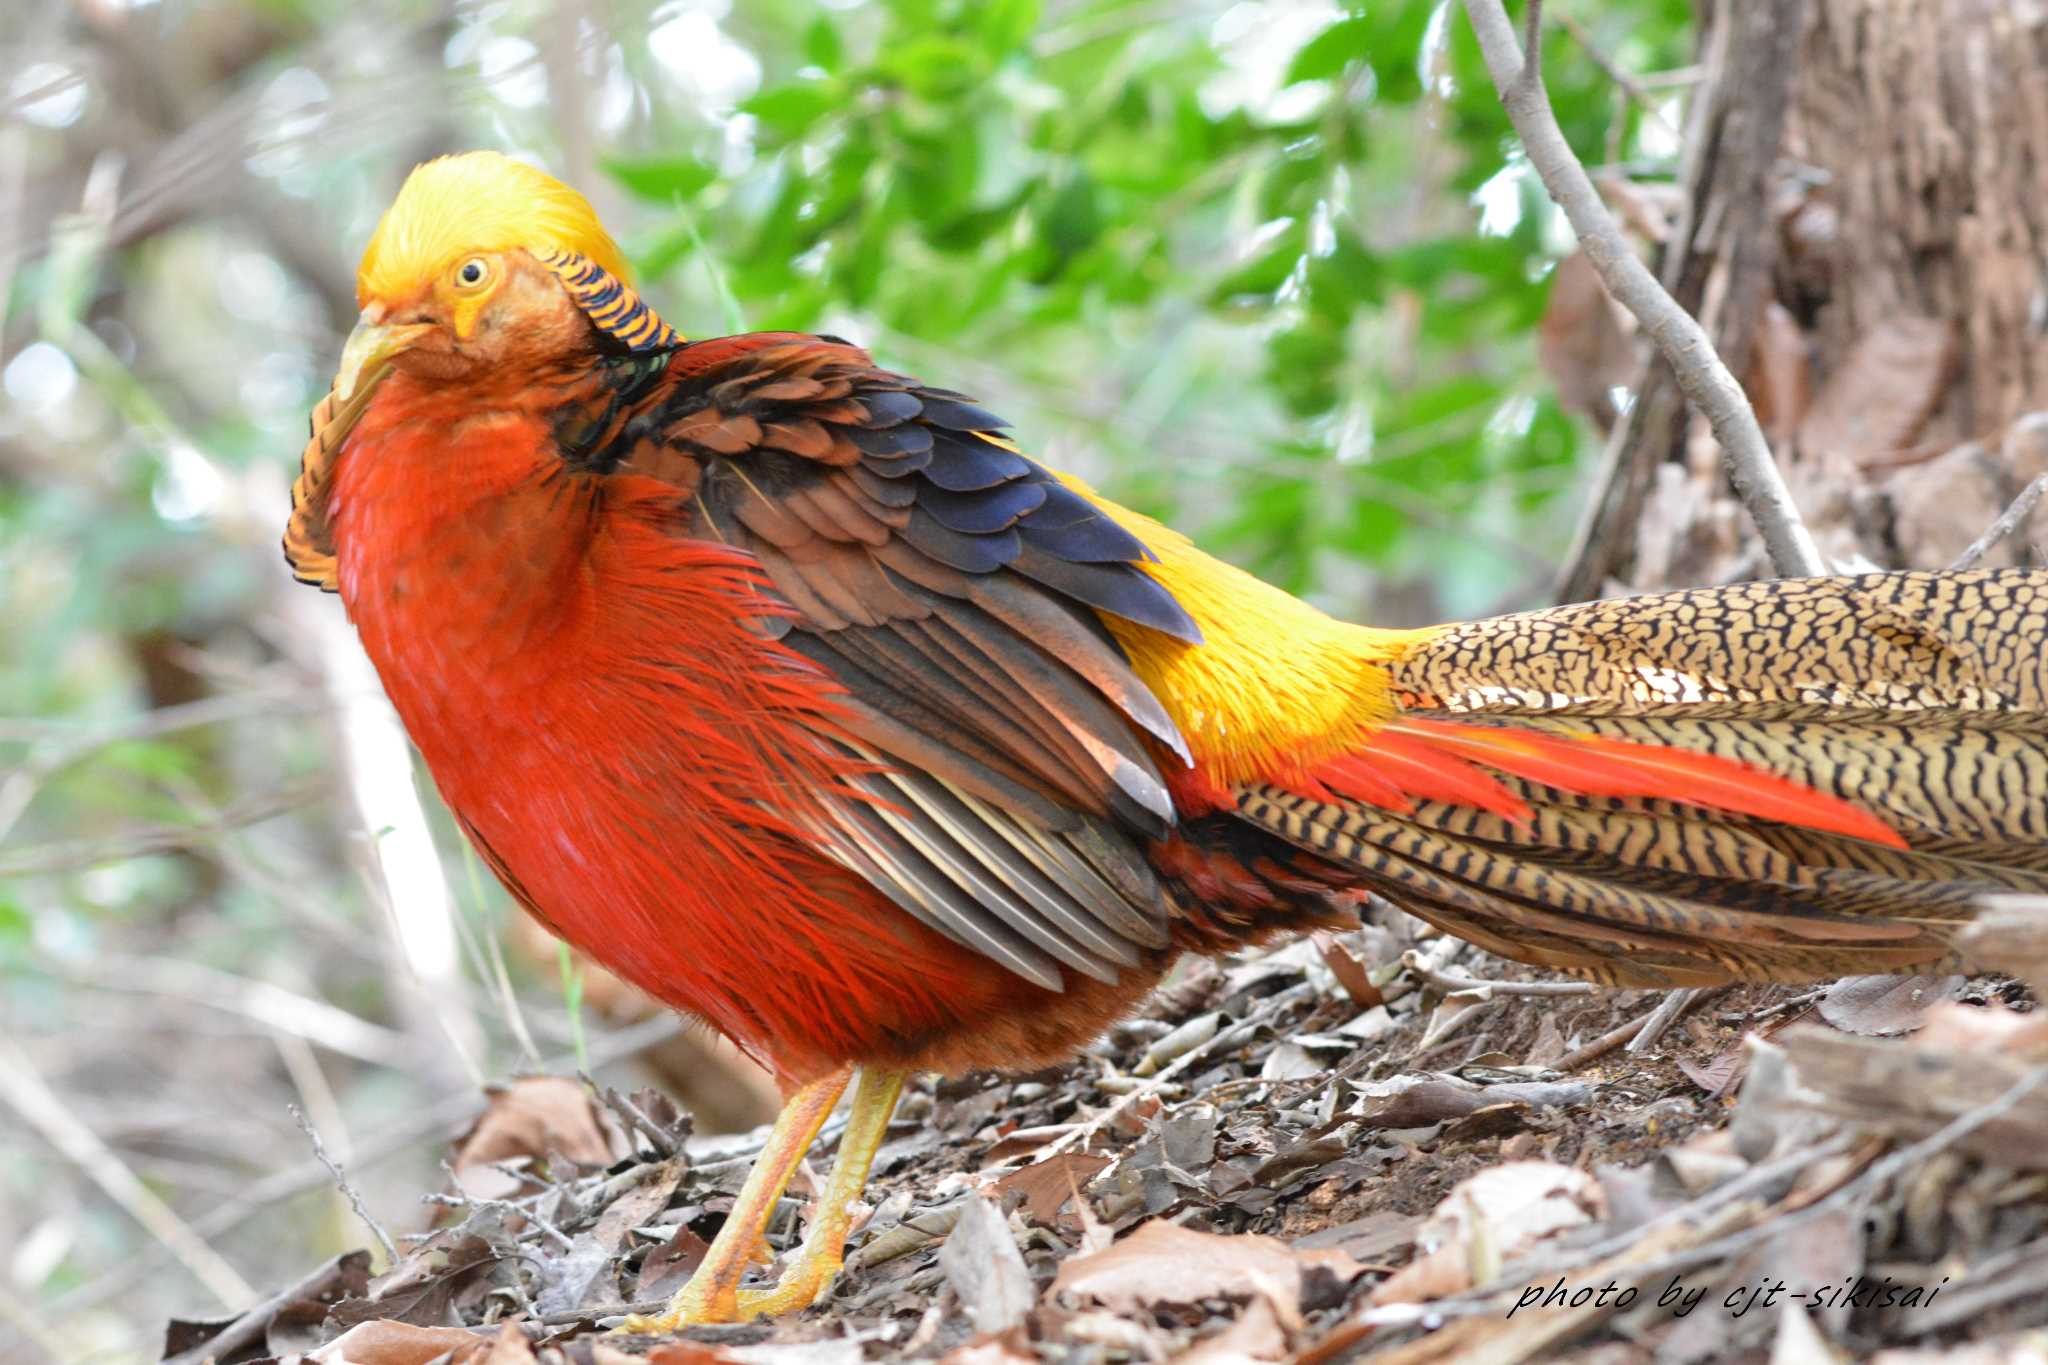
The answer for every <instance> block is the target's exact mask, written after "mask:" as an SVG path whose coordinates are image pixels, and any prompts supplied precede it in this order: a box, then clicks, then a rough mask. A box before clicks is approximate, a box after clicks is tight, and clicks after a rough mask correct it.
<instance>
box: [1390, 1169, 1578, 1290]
mask: <svg viewBox="0 0 2048 1365" xmlns="http://www.w3.org/2000/svg"><path fill="white" fill-rule="evenodd" d="M1606 1216H1607V1198H1606V1196H1605V1195H1604V1194H1603V1193H1601V1190H1600V1184H1599V1182H1598V1181H1596V1180H1594V1179H1593V1177H1592V1176H1590V1175H1588V1174H1586V1173H1585V1172H1584V1171H1580V1170H1575V1169H1573V1168H1572V1167H1570V1166H1560V1165H1557V1164H1555V1163H1553V1162H1548V1161H1514V1162H1509V1163H1508V1164H1506V1165H1502V1166H1495V1167H1493V1168H1491V1169H1490V1170H1484V1171H1481V1172H1479V1174H1477V1175H1475V1176H1472V1177H1471V1178H1470V1179H1467V1180H1462V1181H1460V1182H1459V1183H1458V1185H1457V1187H1456V1188H1455V1189H1453V1190H1452V1191H1451V1192H1450V1193H1449V1194H1447V1195H1445V1196H1444V1198H1443V1201H1442V1202H1441V1203H1439V1204H1438V1205H1437V1206H1436V1209H1435V1211H1434V1212H1432V1213H1431V1214H1430V1216H1429V1217H1428V1218H1427V1219H1425V1220H1424V1221H1423V1224H1422V1226H1421V1227H1420V1228H1419V1229H1417V1232H1416V1237H1415V1244H1416V1245H1417V1246H1418V1247H1421V1248H1423V1249H1424V1252H1425V1254H1424V1255H1422V1256H1420V1257H1417V1258H1416V1260H1415V1261H1413V1262H1412V1263H1410V1264H1409V1265H1408V1266H1407V1267H1406V1268H1405V1269H1403V1270H1402V1271H1401V1272H1400V1273H1399V1274H1396V1275H1395V1276H1393V1278H1391V1279H1389V1280H1388V1281H1387V1282H1386V1283H1385V1284H1382V1285H1381V1286H1380V1287H1379V1288H1378V1289H1376V1290H1374V1291H1373V1296H1372V1301H1373V1302H1374V1303H1376V1304H1386V1303H1418V1302H1422V1301H1424V1300H1427V1299H1433V1298H1440V1297H1442V1296H1443V1295H1445V1294H1455V1293H1458V1292H1460V1291H1461V1290H1465V1289H1469V1288H1471V1287H1472V1286H1473V1285H1474V1284H1477V1283H1480V1282H1482V1281H1484V1280H1486V1279H1489V1278H1491V1277H1492V1276H1493V1275H1494V1274H1495V1273H1497V1272H1498V1271H1499V1269H1500V1267H1501V1266H1502V1265H1503V1264H1504V1263H1505V1262H1507V1261H1509V1260H1512V1259H1514V1258H1515V1257H1517V1256H1521V1255H1524V1254H1526V1253H1527V1252H1528V1251H1529V1249H1530V1248H1531V1247H1533V1246H1534V1245H1535V1244H1536V1243H1538V1242H1540V1241H1542V1240H1543V1239H1544V1238H1546V1237H1550V1236H1552V1235H1554V1234H1556V1233H1558V1232H1562V1231H1563V1230H1565V1229H1566V1228H1573V1227H1580V1226H1582V1225H1584V1224H1586V1223H1593V1222H1598V1221H1600V1220H1601V1219H1603V1218H1605V1217H1606Z"/></svg>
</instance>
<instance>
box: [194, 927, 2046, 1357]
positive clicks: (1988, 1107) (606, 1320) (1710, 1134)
mask: <svg viewBox="0 0 2048 1365" xmlns="http://www.w3.org/2000/svg"><path fill="white" fill-rule="evenodd" d="M1389 918H1390V919H1391V920H1395V921H1398V923H1397V924H1396V925H1395V926H1394V927H1392V928H1382V927H1376V926H1368V927H1367V928H1365V929H1363V930H1361V931H1359V932H1356V933H1351V934H1346V935H1342V936H1338V937H1334V938H1321V939H1318V940H1315V941H1311V942H1302V943H1297V944H1293V945H1290V946H1289V947H1287V948H1284V949H1281V950H1279V951H1278V952H1274V953H1269V954H1266V955H1263V956H1257V957H1252V958H1248V959H1244V960H1237V961H1230V962H1224V963H1220V964H1219V963H1209V962H1201V961H1197V962H1192V963H1190V964H1188V965H1187V966H1185V967H1184V968H1183V969H1182V970H1181V971H1179V972H1177V973H1176V976H1175V977H1174V978H1173V979H1172V980H1171V981H1170V982H1169V984H1168V986H1167V987H1166V988H1163V989H1162V990H1161V991H1160V992H1159V993H1158V994H1157V995H1156V996H1155V997H1154V998H1153V1000H1152V1001H1151V1002H1150V1004H1149V1005H1148V1007H1147V1008H1146V1009H1145V1010H1144V1011H1143V1012H1142V1013H1141V1014H1140V1016H1139V1017H1137V1018H1135V1019H1133V1020H1131V1021H1129V1022H1128V1023H1126V1024H1124V1025H1122V1026H1120V1027H1119V1028H1118V1029H1117V1030H1116V1031H1115V1032H1114V1033H1113V1034H1112V1035H1111V1036H1109V1037H1108V1038H1106V1039H1104V1040H1103V1041H1102V1042H1101V1043H1100V1044H1098V1045H1097V1046H1096V1047H1095V1048H1093V1049H1092V1050H1091V1051H1090V1052H1089V1053H1088V1054H1087V1055H1085V1056H1083V1057H1082V1058H1081V1059H1080V1060H1078V1061H1077V1062H1075V1063H1073V1064H1071V1065H1069V1066H1066V1067H1063V1068H1059V1069H1057V1070H1053V1071H1048V1072H1045V1073H1041V1074H1037V1075H1032V1076H1026V1077H1010V1078H990V1077H983V1078H969V1079H965V1080H959V1081H940V1082H936V1083H933V1082H930V1081H925V1082H920V1083H918V1084H917V1085H916V1086H915V1087H914V1088H913V1090H912V1091H911V1092H910V1093H909V1094H908V1095H907V1096H906V1099H905V1101H904V1104H903V1106H902V1108H901V1110H900V1112H899V1113H898V1115H897V1118H896V1121H895V1123H894V1125H893V1126H892V1128H891V1129H890V1138H889V1141H888V1143H887V1144H886V1145H885V1146H884V1147H883V1149H882V1152H881V1155H880V1157H879V1159H878V1160H877V1162H876V1164H875V1173H874V1179H873V1182H872V1184H871V1186H870V1188H869V1191H868V1198H869V1200H870V1201H871V1207H872V1212H871V1213H870V1214H869V1215H868V1216H867V1217H866V1219H865V1220H864V1222H863V1223H862V1225H861V1226H860V1227H859V1228H858V1230H857V1231H856V1233H855V1234H854V1236H853V1238H852V1239H851V1243H850V1246H851V1254H850V1258H849V1262H848V1266H847V1269H846V1271H845V1272H844V1273H843V1274H842V1275H841V1276H840V1278H839V1280H838V1281H837V1282H836V1284H835V1285H834V1286H833V1288H832V1290H831V1291H830V1293H829V1294H828V1296H827V1297H826V1298H825V1299H824V1301H822V1302H821V1303H820V1304H819V1305H818V1306H816V1307H814V1308H813V1309H811V1310H809V1311H808V1312H805V1313H802V1314H798V1315H793V1316H790V1317H787V1318H784V1319H781V1320H778V1321H774V1322H766V1323H755V1324H747V1325H742V1326H734V1327H726V1328H700V1329H693V1330H691V1331H689V1332H687V1333H686V1334H684V1335H683V1336H681V1337H677V1338H670V1339H662V1340H657V1339H653V1338H648V1337H635V1336H626V1335H619V1334H616V1333H615V1332H613V1331H612V1330H611V1329H614V1328H616V1327H617V1326H618V1324H619V1320H620V1318H621V1317H622V1316H623V1314H624V1313H625V1312H627V1311H628V1310H629V1309H632V1310H641V1309H649V1308H653V1307H657V1306H658V1305H659V1304H660V1303H661V1302H662V1301H663V1300H665V1299H666V1298H667V1296H668V1295H669V1294H671V1293H672V1292H673V1291H674V1290H675V1289H676V1288H677V1287H678V1286H679V1285H680V1284H681V1283H682V1282H683V1281H684V1280H685V1279H686V1278H687V1277H688V1274H689V1272H690V1270H691V1269H692V1268H693V1267H694V1265H695V1264H696V1261H697V1259H698V1258H699V1257H700V1256H701V1254H702V1252H703V1250H704V1247H705V1239H706V1238H708V1237H709V1236H711V1235H712V1234H713V1233H714V1232H715V1231H716V1228H717V1226H718V1224H719V1222H720V1221H721V1219H722V1216H723V1212H724V1210H725V1209H726V1208H729V1207H730V1204H731V1200H732V1196H733V1195H734V1194H735V1193H736V1192H737V1190H738V1188H739V1183H740V1180H741V1179H742V1177H743V1176H744V1174H745V1170H746V1166H747V1162H748V1159H749V1155H750V1147H749V1143H748V1140H747V1139H745V1138H733V1137H722V1138H693V1137H690V1136H689V1135H688V1130H689V1124H688V1121H687V1119H685V1118H682V1117H680V1116H679V1115H678V1114H677V1112H676V1110H675V1108H674V1106H673V1105H671V1104H669V1103H668V1102H667V1101H666V1100H665V1099H664V1098H662V1097H661V1096H659V1095H657V1094H655V1093H654V1092H651V1091H642V1092H640V1093H639V1094H638V1095H635V1096H630V1097H629V1096H621V1095H618V1094H616V1093H614V1092H607V1093H604V1094H597V1093H595V1092H593V1091H592V1090H591V1089H589V1088H588V1087H586V1086H585V1085H583V1084H581V1083H579V1082H577V1081H576V1080H574V1079H573V1078H535V1079H531V1080H526V1081H521V1082H518V1083H516V1084H514V1085H513V1086H511V1087H509V1088H507V1089H505V1090H503V1091H501V1092H499V1093H497V1094H496V1095H495V1096H494V1097H493V1099H492V1101H491V1105H490V1107H489V1108H488V1109H487V1110H486V1112H485V1113H484V1114H483V1116H482V1117H481V1118H480V1119H479V1121H478V1123H477V1124H476V1126H475V1127H473V1128H472V1129H471V1130H470V1132H469V1133H468V1134H466V1135H465V1136H463V1137H462V1138H459V1139H457V1140H456V1142H455V1145H454V1147H453V1157H452V1164H453V1167H454V1169H455V1170H456V1171H457V1172H459V1173H460V1176H461V1179H462V1180H463V1185H464V1190H465V1193H464V1194H460V1195H458V1194H454V1193H451V1192H450V1191H452V1190H453V1189H454V1186H453V1185H452V1184H451V1185H450V1186H449V1187H447V1190H444V1191H443V1192H442V1194H441V1195H440V1196H438V1198H439V1200H440V1203H441V1207H440V1208H439V1210H438V1211H439V1213H440V1214H441V1215H442V1217H441V1220H440V1223H439V1226H437V1227H432V1228H428V1229H425V1230H423V1231H421V1232H419V1233H414V1234H411V1235H409V1236H402V1237H399V1238H398V1239H396V1245H397V1256H396V1262H395V1264H387V1268H386V1269H384V1271H383V1272H382V1273H381V1274H378V1275H376V1276H374V1277H373V1276H372V1275H371V1274H370V1266H371V1255H370V1253H368V1252H357V1253H353V1254H351V1255H348V1256H343V1257H338V1258H336V1259H335V1260H333V1261H331V1262H328V1263H327V1264H326V1265H324V1266H320V1267H316V1268H313V1269H312V1270H311V1272H310V1273H308V1274H306V1275H304V1277H303V1278H302V1279H300V1280H299V1281H297V1282H296V1283H295V1284H293V1285H291V1286H289V1287H286V1288H283V1289H282V1290H281V1292H280V1293H279V1294H278V1295H277V1296H276V1297H275V1298H273V1299H272V1300H270V1301H269V1302H267V1303H266V1304H264V1305H262V1306H260V1307H259V1308H257V1309H254V1310H252V1311H251V1312H249V1313H246V1314H243V1315H242V1316H241V1317H239V1318H236V1319H231V1320H227V1321H225V1322H216V1323H174V1324H172V1326H171V1329H170V1332H169V1335H168V1338H167V1343H166V1358H167V1359H174V1360H176V1361H178V1362H179V1363H180V1365H197V1362H200V1361H204V1360H207V1359H213V1360H216V1361H218V1362H220V1365H231V1363H232V1362H249V1361H263V1360H269V1359H273V1358H275V1359H284V1360H290V1359H292V1358H294V1357H295V1356H298V1355H303V1356H304V1357H305V1358H306V1359H308V1360H310V1361H312V1362H315V1365H339V1362H344V1361H346V1362H352V1363H353V1365H429V1362H439V1361H445V1362H448V1363H449V1365H534V1363H535V1362H538V1365H555V1362H562V1365H632V1362H633V1361H634V1360H636V1359H639V1358H644V1359H645V1360H647V1361H649V1362H651V1365H717V1363H718V1362H756V1363H758V1365H840V1363H841V1362H845V1363H846V1365H852V1362H857V1361H872V1360H946V1361H952V1362H959V1363H960V1365H1004V1363H1007V1362H1030V1361H1041V1360H1048V1361H1051V1360H1056V1361H1074V1362H1092V1361H1122V1360H1133V1361H1154V1360H1180V1361H1197V1362H1225V1361H1298V1362H1305V1363H1308V1362H1322V1361H1338V1360H1372V1361H1379V1362H1388V1361H1399V1362H1418V1361H1439V1360H1466V1359H1473V1360H1488V1361H1497V1362H1509V1361H1517V1360H1525V1359H1542V1360H1559V1359H1569V1360H1592V1361H1601V1362H1616V1363H1617V1365H1619V1363H1620V1362H1636V1361H1642V1362H1651V1361H1655V1362H1659V1365H1671V1363H1675V1362H1692V1361H1707V1360H1741V1359H1754V1360H1758V1361H1763V1360H1769V1361H1771V1362H1773V1365H1805V1362H1825V1361H1833V1360H1839V1359H1843V1358H1847V1357H1848V1356H1851V1355H1853V1356H1856V1357H1869V1356H1873V1355H1874V1357H1875V1358H1877V1359H1880V1360H1884V1361H1888V1362H1892V1363H1893V1365H1900V1363H1901V1362H1907V1361H1917V1360H1922V1359H1926V1360H1934V1359H1973V1360H1981V1361H1986V1362H1990V1361H2008V1360H2021V1359H2028V1360H2040V1359H2044V1358H2048V1332H2044V1331H2043V1330H2042V1328H2043V1325H2044V1324H2048V1143H2044V1142H2043V1141H2042V1140H2041V1139H2042V1135H2043V1134H2044V1133H2048V1086H2043V1085H2041V1082H2042V1081H2043V1078H2044V1074H2048V1068H2044V1067H2043V1066H2040V1065H2030V1063H2031V1062H2038V1061H2039V1060H2040V1059H2041V1058H2042V1057H2043V1056H2048V1047H2044V1033H2048V1030H2044V1028H2043V1022H2044V1021H2043V1017H2042V1016H2040V1015H2037V1014H2033V1013H2030V1011H2031V1003H2030V997H2029V996H2028V994H2027V992H2026V990H2025V988H2024V987H2023V986H2021V985H2019V984H2018V983H2017V982H2014V981H2012V980H2010V979H2006V978H1973V979H1969V980H1965V979H1964V978H1960V977H1951V978H1939V979H1937V978H1914V979H1911V980H1909V981H1907V982H1905V983H1903V984H1901V983H1896V982H1889V981H1887V982H1873V981H1869V980H1854V981H1850V982H1845V983H1838V984H1837V985H1836V986H1834V987H1832V988H1829V989H1827V990H1797V989H1792V988H1785V987H1741V988H1733V989H1727V990H1722V991H1718V992H1701V993H1696V994H1692V995H1689V996H1686V997H1683V998H1682V999H1680V1000H1678V1001H1677V1002H1675V1004H1674V1003H1673V1002H1672V997H1668V996H1660V995H1658V994H1656V993H1651V992H1628V991H1607V990H1592V989H1591V988H1588V987H1585V986H1583V985H1579V984H1577V983H1569V982H1566V981H1563V980H1561V979H1559V978H1556V977H1554V976H1551V975H1548V974H1545V973H1542V972H1537V971H1532V970H1529V969H1525V968H1521V967H1517V966H1514V965H1512V964H1507V963H1503V962H1500V961H1498V960H1497V959H1493V958H1490V957H1487V956H1485V955H1483V954H1481V953H1479V952H1477V951H1476V950H1472V949H1466V948H1463V947H1462V945H1458V944H1456V943H1454V942H1452V941H1450V940H1447V939H1442V938H1436V937H1430V936H1426V935H1424V936H1419V937H1415V938H1411V937H1409V933H1410V926H1412V921H1407V920H1406V919H1405V917H1400V916H1390V917H1389ZM2039 937H2040V935H2039V934H2035V935H2033V938H2034V939H2036V940H2037V939H2038V938H2039ZM2008 960H2009V961H2014V962H2016V963H2018V965H2017V966H2016V967H2015V968H2014V969H2015V971H2016V972H2017V973H2018V974H2019V975H2021V976H2023V977H2026V978H2027V979H2030V980H2033V981H2036V982H2038V981H2039V980H2040V979H2041V977H2040V976H2039V975H2038V974H2037V972H2036V971H2035V970H2032V968H2034V967H2037V966H2038V965H2040V962H2041V952H2040V948H2039V944H2038V942H2035V943H2033V944H2032V946H2029V947H2027V948H2025V949H2024V951H2022V952H2021V953H2020V955H2019V957H2017V958H2013V957H2012V956H2011V955H2010V954H2009V955H2008ZM1660 1004H1661V1005H1663V1008H1661V1009H1660ZM1650 1021H1653V1022H1650ZM1646 1022H1649V1023H1650V1026H1649V1028H1648V1030H1645V1027H1644V1026H1645V1023H1646ZM1632 1042H1633V1046H1631V1043H1632ZM758 1141H759V1135H758V1134H757V1135H755V1137H754V1138H753V1142H754V1143H758ZM834 1142H835V1132H834V1129H833V1128H832V1127H830V1126H828V1128H827V1130H826V1133H825V1135H824V1137H823V1139H821V1141H820V1144H819V1146H818V1148H817V1150H816V1151H814V1153H813V1160H815V1161H817V1162H818V1163H819V1165H820V1166H822V1165H824V1163H825V1162H826V1160H827V1159H829V1157H830V1155H831V1150H832V1147H833V1145H834ZM807 1183H808V1184H809V1187H808V1188H804V1187H805V1186H806V1184H807ZM815 1188H816V1184H815V1182H814V1181H812V1177H811V1173H810V1170H809V1168H808V1167H807V1168H806V1171H805V1173H804V1174H802V1175H800V1176H799V1178H798V1182H797V1187H796V1188H793V1189H792V1192H791V1198H790V1199H789V1200H788V1201H787V1206H788V1207H787V1211H786V1213H785V1214H784V1215H783V1216H780V1217H779V1218H778V1220H777V1223H776V1226H775V1228H774V1230H773V1234H772V1236H771V1241H773V1242H775V1243H777V1249H778V1250H779V1251H780V1250H787V1249H789V1248H790V1247H792V1246H793V1245H794V1243H795V1240H796V1238H797V1236H798V1235H799V1233H800V1231H801V1219H800V1217H799V1216H798V1215H799V1213H800V1210H801V1209H802V1208H803V1207H804V1205H805V1203H806V1199H807V1196H808V1195H809V1194H810V1193H811V1191H812V1190H814V1189H815ZM366 1241H367V1239H366ZM281 1259H282V1260H285V1261H287V1262H288V1257H284V1258H281ZM387 1260H388V1258H387ZM301 1269H303V1267H301ZM1959 1347H1960V1348H1965V1349H1966V1350H1967V1352H1968V1354H1967V1355H1961V1356H1959V1355H1956V1354H1954V1352H1955V1351H1956V1350H1957V1349H1958V1348H1959Z"/></svg>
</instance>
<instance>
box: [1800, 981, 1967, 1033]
mask: <svg viewBox="0 0 2048 1365" xmlns="http://www.w3.org/2000/svg"><path fill="white" fill-rule="evenodd" d="M1963 980H1964V978H1962V977H1960V976H1845V977H1843V978H1842V979H1841V980H1840V981H1837V982H1836V983H1835V984H1834V985H1832V986H1830V987H1828V993H1827V994H1826V995H1824V996H1822V997H1821V1001H1820V1017H1821V1018H1823V1019H1825V1020H1827V1021H1828V1022H1829V1023H1830V1024H1833V1025H1834V1026H1835V1027H1836V1028H1838V1029H1840V1030H1842V1032H1844V1033H1854V1034H1858V1035H1861V1036H1863V1037H1889V1036H1891V1035H1892V1034H1895V1033H1911V1032H1912V1031H1913V1030H1914V1029H1917V1028H1919V1027H1920V1026H1921V1025H1922V1024H1924V1023H1925V1022H1927V1011H1928V1010H1929V1009H1931V1008H1933V1007H1934V1006H1935V1005H1937V1004H1939V1003H1941V1002H1942V1001H1944V1000H1953V999H1954V998H1955V997H1956V995H1957V994H1958V993H1959V992H1960V991H1961V990H1962V988H1963Z"/></svg>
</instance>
